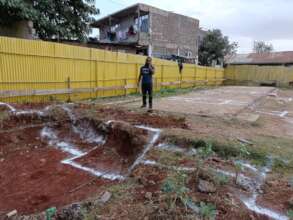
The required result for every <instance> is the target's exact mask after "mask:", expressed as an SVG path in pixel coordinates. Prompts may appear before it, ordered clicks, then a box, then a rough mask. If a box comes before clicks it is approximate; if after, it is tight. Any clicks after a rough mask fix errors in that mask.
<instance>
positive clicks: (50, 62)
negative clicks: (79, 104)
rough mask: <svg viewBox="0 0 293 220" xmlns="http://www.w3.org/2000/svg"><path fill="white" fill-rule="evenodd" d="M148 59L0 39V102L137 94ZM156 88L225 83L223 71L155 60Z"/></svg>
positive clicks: (53, 44)
mask: <svg viewBox="0 0 293 220" xmlns="http://www.w3.org/2000/svg"><path fill="white" fill-rule="evenodd" d="M144 62H145V57H143V56H138V55H132V54H124V53H117V52H109V51H105V50H99V49H92V48H86V47H77V46H71V45H66V44H59V43H52V42H44V41H34V40H24V39H14V38H6V37H0V100H1V101H6V102H46V101H50V100H61V101H66V100H69V99H70V100H81V99H89V98H96V97H106V96H119V95H126V94H129V93H135V92H137V86H136V82H137V78H138V74H139V69H140V67H141V66H142V65H143V64H144ZM154 65H155V68H156V74H155V79H154V84H155V85H154V87H155V90H159V89H161V88H162V87H164V88H179V87H181V88H186V87H192V86H203V85H209V86H217V85H221V84H222V83H223V78H224V70H223V69H217V68H207V67H200V66H196V65H191V64H185V65H184V69H183V72H182V74H179V69H178V65H177V64H176V63H175V62H171V61H166V60H160V59H154Z"/></svg>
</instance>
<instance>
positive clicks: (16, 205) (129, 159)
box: [0, 86, 293, 220]
mask: <svg viewBox="0 0 293 220" xmlns="http://www.w3.org/2000/svg"><path fill="white" fill-rule="evenodd" d="M178 93H180V91H178ZM140 105H141V100H140V97H138V96H128V97H122V98H109V99H102V100H101V99H99V100H96V101H93V100H91V101H84V102H78V103H71V104H68V103H44V104H12V103H0V137H1V138H0V168H1V169H0V219H2V218H3V219H5V218H6V215H7V213H9V212H11V211H13V210H17V214H16V215H14V216H13V218H14V219H44V218H45V216H46V210H47V214H48V209H49V208H51V207H56V208H57V211H56V213H55V214H53V215H52V219H223V220H224V219H239V220H242V219H243V220H248V219H252V220H253V219H288V220H289V219H290V213H291V211H292V210H293V90H286V89H277V88H272V87H241V86H239V87H236V86H226V87H217V88H210V89H196V90H188V93H180V94H177V92H176V91H175V92H174V93H172V96H165V95H164V96H160V94H157V95H156V97H155V98H154V109H153V112H148V111H147V109H141V108H140ZM292 212H293V211H292Z"/></svg>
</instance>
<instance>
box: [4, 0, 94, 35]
mask: <svg viewBox="0 0 293 220" xmlns="http://www.w3.org/2000/svg"><path fill="white" fill-rule="evenodd" d="M98 13H99V10H98V9H97V8H96V7H95V6H94V0H0V24H2V25H11V24H13V22H15V21H20V20H31V21H33V23H34V28H35V29H36V33H37V35H38V37H39V38H41V39H80V40H85V39H86V36H87V34H88V33H89V32H90V27H89V24H90V23H91V22H93V21H94V18H93V15H96V14H98Z"/></svg>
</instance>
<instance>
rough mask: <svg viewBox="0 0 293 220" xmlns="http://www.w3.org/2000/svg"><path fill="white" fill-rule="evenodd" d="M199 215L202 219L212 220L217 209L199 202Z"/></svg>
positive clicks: (212, 205)
mask: <svg viewBox="0 0 293 220" xmlns="http://www.w3.org/2000/svg"><path fill="white" fill-rule="evenodd" d="M199 213H200V216H201V217H202V218H203V219H208V220H214V219H215V218H216V215H217V209H216V206H215V205H214V204H210V203H204V202H200V207H199Z"/></svg>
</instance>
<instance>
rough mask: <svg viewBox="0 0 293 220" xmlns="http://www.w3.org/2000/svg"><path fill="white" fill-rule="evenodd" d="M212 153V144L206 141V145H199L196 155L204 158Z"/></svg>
mask: <svg viewBox="0 0 293 220" xmlns="http://www.w3.org/2000/svg"><path fill="white" fill-rule="evenodd" d="M213 153H214V151H213V144H212V143H210V142H209V143H206V145H205V146H204V147H201V148H200V149H199V150H198V155H199V156H200V157H201V158H202V159H204V160H205V159H207V158H208V157H210V156H211V155H212V154H213Z"/></svg>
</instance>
